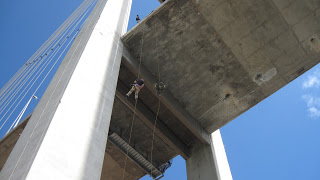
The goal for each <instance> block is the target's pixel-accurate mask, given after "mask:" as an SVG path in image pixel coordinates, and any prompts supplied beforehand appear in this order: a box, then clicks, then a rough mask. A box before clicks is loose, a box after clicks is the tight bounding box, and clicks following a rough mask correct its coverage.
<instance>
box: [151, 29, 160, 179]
mask: <svg viewBox="0 0 320 180" xmlns="http://www.w3.org/2000/svg"><path fill="white" fill-rule="evenodd" d="M155 44H156V45H155V46H156V48H157V45H158V33H157V28H156V42H155ZM156 53H157V54H156V59H157V64H158V85H160V82H161V81H160V78H161V77H160V60H159V54H158V51H156ZM157 97H158V109H157V114H156V119H155V121H154V125H153V129H152V143H151V157H150V163H151V164H153V163H152V158H153V148H154V135H155V128H156V125H157V120H158V116H159V111H160V105H161V102H160V93H157ZM152 172H153V168H151V177H153V176H152Z"/></svg>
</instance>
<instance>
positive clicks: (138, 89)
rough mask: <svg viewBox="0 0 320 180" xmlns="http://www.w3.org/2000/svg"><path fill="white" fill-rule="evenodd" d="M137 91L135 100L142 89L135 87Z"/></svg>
mask: <svg viewBox="0 0 320 180" xmlns="http://www.w3.org/2000/svg"><path fill="white" fill-rule="evenodd" d="M135 89H136V91H135V99H138V94H139V92H140V88H139V87H138V86H135Z"/></svg>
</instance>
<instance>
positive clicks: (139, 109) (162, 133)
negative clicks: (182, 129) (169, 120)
mask: <svg viewBox="0 0 320 180" xmlns="http://www.w3.org/2000/svg"><path fill="white" fill-rule="evenodd" d="M128 90H129V88H128V87H126V86H125V85H124V84H123V82H121V81H120V80H119V81H118V85H117V90H116V97H117V98H118V99H119V100H120V101H122V102H123V103H124V104H125V105H126V106H127V107H128V108H129V109H131V110H132V111H134V105H135V100H134V99H132V98H125V97H124V95H125V94H126V93H127V92H128ZM135 113H136V115H137V116H138V117H139V118H140V119H141V120H142V121H143V122H144V123H145V124H146V125H147V126H148V127H149V128H150V129H153V126H154V123H155V117H156V115H155V114H154V113H153V112H152V111H151V110H149V108H148V107H147V106H146V105H144V104H143V103H141V102H138V103H137V106H136V110H135ZM155 133H156V134H157V135H158V136H159V137H160V139H162V140H163V141H164V142H165V143H166V144H167V145H168V146H169V147H171V148H172V149H174V150H176V151H177V152H178V153H179V154H180V155H181V156H182V157H183V158H185V159H187V158H188V157H190V149H189V148H188V147H187V146H186V145H185V144H184V143H183V142H182V141H181V139H180V138H178V137H177V136H176V134H175V133H174V132H173V131H171V130H170V129H169V128H168V126H167V125H165V124H164V123H163V122H162V121H161V120H160V119H159V118H158V120H157V123H156V127H155Z"/></svg>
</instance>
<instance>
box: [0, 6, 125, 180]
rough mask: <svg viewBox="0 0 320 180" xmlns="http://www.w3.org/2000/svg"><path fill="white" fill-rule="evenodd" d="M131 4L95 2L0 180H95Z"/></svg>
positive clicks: (107, 126) (101, 160)
mask: <svg viewBox="0 0 320 180" xmlns="http://www.w3.org/2000/svg"><path fill="white" fill-rule="evenodd" d="M130 9H131V0H99V1H98V3H97V6H96V7H95V8H94V10H93V11H92V13H91V14H90V16H89V17H88V19H87V21H86V23H85V25H84V27H83V29H82V30H81V32H80V34H79V36H78V37H77V39H76V40H75V42H74V44H73V45H72V47H71V48H70V50H69V52H68V54H67V56H66V57H65V59H64V61H63V62H62V64H61V66H60V67H59V69H58V71H57V73H56V74H55V76H54V78H53V80H52V81H51V83H50V85H49V87H48V88H47V90H46V92H45V94H44V95H43V97H42V99H41V101H40V102H39V104H38V106H37V107H36V109H35V110H34V112H33V114H32V117H31V119H30V121H29V123H28V125H27V126H26V128H25V130H24V132H23V133H22V135H21V137H20V139H19V140H18V142H17V144H16V146H15V147H14V149H13V151H12V153H11V155H10V156H9V158H8V160H7V162H6V164H5V166H4V168H3V170H2V171H1V174H0V179H15V180H21V179H30V180H38V179H39V180H44V179H45V180H50V179H52V180H57V179H59V180H72V179H81V180H84V179H90V180H95V179H100V175H101V170H102V165H103V160H104V153H105V147H106V142H107V137H108V130H109V123H110V118H111V112H112V106H113V100H114V96H115V90H116V85H117V79H118V73H119V68H120V62H121V57H122V50H123V44H122V43H121V40H120V36H121V35H122V34H124V33H125V32H126V30H127V24H128V20H129V14H130Z"/></svg>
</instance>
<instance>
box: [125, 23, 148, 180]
mask: <svg viewBox="0 0 320 180" xmlns="http://www.w3.org/2000/svg"><path fill="white" fill-rule="evenodd" d="M144 31H145V27H144V28H143V29H142V38H141V48H140V56H139V69H138V76H137V77H138V78H140V71H141V63H142V48H143V39H144ZM137 102H138V99H135V103H134V110H133V115H132V121H131V126H130V133H129V141H128V142H129V145H130V143H131V137H132V131H133V125H134V120H135V115H136V108H137ZM128 153H129V151H128V149H127V152H126V159H125V161H124V167H123V171H122V180H123V179H124V174H125V170H126V166H127V160H128Z"/></svg>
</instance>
